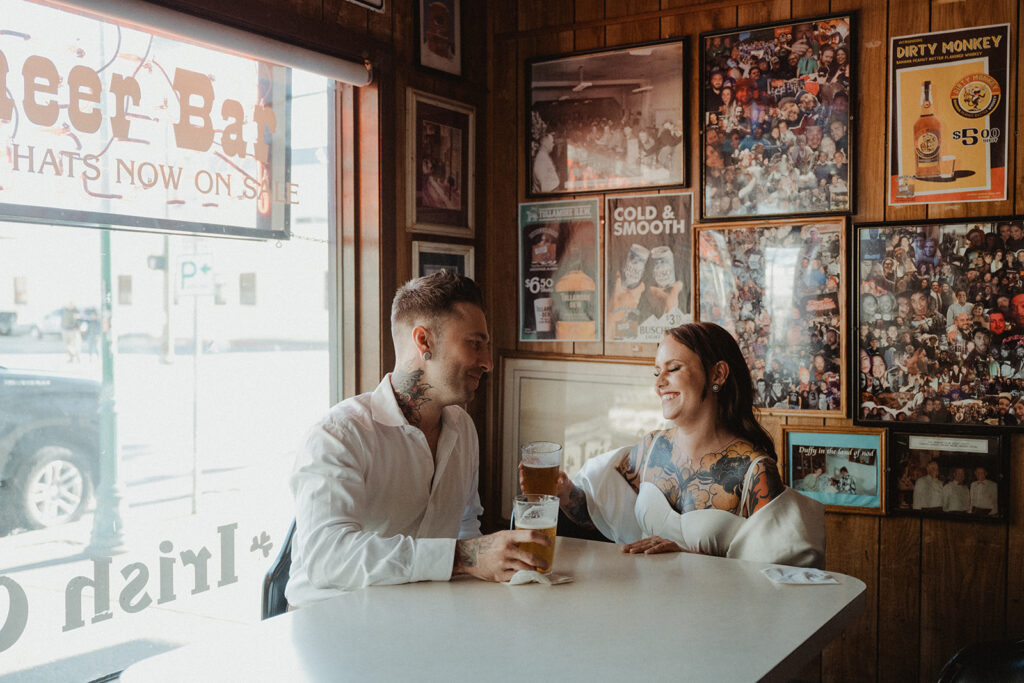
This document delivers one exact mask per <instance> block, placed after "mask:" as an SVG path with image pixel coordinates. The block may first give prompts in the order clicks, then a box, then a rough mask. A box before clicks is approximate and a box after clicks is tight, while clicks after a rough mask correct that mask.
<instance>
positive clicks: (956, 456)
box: [886, 426, 1012, 523]
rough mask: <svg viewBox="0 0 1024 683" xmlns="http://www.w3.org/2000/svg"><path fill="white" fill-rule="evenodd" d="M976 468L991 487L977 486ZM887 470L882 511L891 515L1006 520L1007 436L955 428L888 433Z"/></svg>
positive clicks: (1003, 521) (1008, 496) (902, 430)
mask: <svg viewBox="0 0 1024 683" xmlns="http://www.w3.org/2000/svg"><path fill="white" fill-rule="evenodd" d="M932 462H934V463H935V467H934V473H933V472H932V471H931V468H932V465H931V463H932ZM979 468H983V469H984V470H985V472H984V480H986V481H989V482H992V483H991V484H983V483H980V482H981V481H982V478H981V476H980V475H981V473H980V472H978V469H979ZM886 469H887V471H886V478H887V480H888V483H887V487H886V488H887V491H888V493H887V495H888V504H887V506H886V507H887V510H888V513H889V514H891V515H904V516H916V517H931V518H938V519H943V520H959V521H972V522H1000V523H1005V522H1006V521H1007V520H1008V517H1009V510H1011V509H1012V508H1011V506H1010V505H1011V502H1012V501H1011V500H1010V489H1011V488H1012V486H1011V485H1010V458H1009V437H1008V435H1006V434H1003V433H1001V432H998V431H996V430H993V429H987V430H980V431H979V430H976V429H975V430H971V429H964V428H956V427H950V428H947V429H942V430H940V431H934V430H922V429H920V428H919V427H907V428H905V427H902V426H901V427H899V428H896V429H890V430H889V458H888V467H887V468H886ZM957 470H961V472H962V475H960V474H958V473H957ZM929 477H931V478H932V479H934V483H933V482H932V480H931V479H929ZM958 478H959V482H958V481H957V480H958ZM976 482H979V486H975V483H976ZM993 485H994V488H993ZM986 488H987V490H985V489H986ZM993 499H994V501H995V502H994V506H993V507H982V506H984V505H986V503H987V504H990V505H991V504H992V501H993ZM979 503H980V505H979Z"/></svg>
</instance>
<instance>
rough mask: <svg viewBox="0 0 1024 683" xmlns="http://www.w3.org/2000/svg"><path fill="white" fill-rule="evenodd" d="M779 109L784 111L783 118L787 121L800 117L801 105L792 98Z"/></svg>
mask: <svg viewBox="0 0 1024 683" xmlns="http://www.w3.org/2000/svg"><path fill="white" fill-rule="evenodd" d="M779 111H780V112H781V113H782V118H784V119H786V120H787V121H796V120H797V119H798V118H800V107H799V105H797V103H796V102H794V101H792V100H790V101H788V102H784V103H783V105H782V106H781V107H780V108H779Z"/></svg>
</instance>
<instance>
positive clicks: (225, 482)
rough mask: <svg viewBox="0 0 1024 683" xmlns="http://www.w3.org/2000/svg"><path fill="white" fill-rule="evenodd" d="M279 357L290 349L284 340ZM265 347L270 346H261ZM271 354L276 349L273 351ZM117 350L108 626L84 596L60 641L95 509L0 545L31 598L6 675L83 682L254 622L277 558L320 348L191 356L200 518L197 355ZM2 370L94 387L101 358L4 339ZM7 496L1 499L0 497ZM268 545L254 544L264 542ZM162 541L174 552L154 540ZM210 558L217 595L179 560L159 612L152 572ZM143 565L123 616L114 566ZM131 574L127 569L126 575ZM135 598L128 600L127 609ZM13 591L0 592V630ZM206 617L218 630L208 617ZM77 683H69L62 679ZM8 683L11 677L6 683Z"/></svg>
mask: <svg viewBox="0 0 1024 683" xmlns="http://www.w3.org/2000/svg"><path fill="white" fill-rule="evenodd" d="M279 346H281V347H282V348H287V347H286V346H285V345H279ZM261 347H264V345H261ZM270 347H271V348H272V347H273V346H272V345H271V346H270ZM146 351H148V352H142V353H120V354H119V355H118V356H117V357H116V361H115V385H116V412H117V433H118V441H119V451H120V455H121V464H120V480H121V494H122V496H123V518H124V525H125V539H126V546H127V551H126V552H125V553H124V554H123V555H118V556H115V557H114V558H113V564H112V567H113V568H112V569H111V570H110V577H111V578H110V593H111V600H112V603H113V607H112V610H113V612H114V618H112V619H109V620H107V621H103V622H101V623H97V624H92V623H90V621H89V620H90V618H91V617H92V615H93V600H92V598H91V597H85V596H88V595H90V594H91V591H90V590H89V589H87V590H85V591H84V593H83V598H82V604H83V606H84V607H83V610H82V611H83V615H84V619H85V626H84V627H82V628H78V629H69V630H67V632H62V626H64V625H65V610H66V608H67V599H66V596H65V589H66V587H67V585H68V582H69V581H70V580H71V579H73V578H74V577H75V576H78V575H84V576H86V577H89V578H91V577H92V576H93V573H94V565H93V562H92V560H91V559H89V556H88V544H89V541H90V537H91V533H92V512H91V509H90V511H89V512H87V513H86V514H85V516H84V517H83V518H82V520H80V521H79V522H75V523H72V524H69V525H66V526H64V527H59V528H55V529H47V530H40V531H22V532H15V533H14V534H12V535H11V536H8V537H6V538H0V576H3V575H6V576H8V577H10V578H11V579H13V580H15V581H16V582H17V583H18V584H19V585H20V586H21V587H23V588H24V590H25V592H26V593H27V594H28V599H29V601H30V609H29V620H28V625H27V627H26V628H25V631H24V633H23V634H22V635H21V637H20V638H19V639H18V641H17V642H16V643H15V644H14V645H13V646H11V647H10V648H9V649H7V650H6V651H2V652H0V678H3V677H4V675H5V674H7V673H12V674H13V676H12V680H18V681H22V680H24V681H35V680H40V681H43V680H90V679H91V678H93V677H97V676H100V675H102V674H104V673H110V672H111V671H116V670H119V669H121V668H123V667H124V666H126V665H127V664H128V663H130V662H131V661H134V660H135V659H138V658H139V657H142V656H148V655H149V654H154V653H156V652H159V651H163V650H166V649H170V648H171V647H175V646H177V645H180V644H184V643H187V642H191V641H192V640H195V639H196V638H201V637H203V634H205V633H208V632H216V631H217V629H223V628H225V627H226V625H227V624H228V623H234V624H236V625H239V624H244V623H247V622H252V621H254V620H255V619H258V612H259V585H260V583H261V579H262V574H263V572H264V571H265V569H266V567H267V566H268V565H269V563H270V561H271V560H272V559H273V557H274V556H275V555H276V553H277V551H278V544H279V543H280V541H281V540H282V539H283V536H284V531H285V530H286V528H287V524H288V523H289V521H290V519H291V516H292V501H291V499H290V496H289V494H288V490H287V477H288V473H289V471H290V468H291V464H292V460H293V457H294V452H295V449H296V448H298V447H299V446H301V443H302V436H303V434H304V432H305V430H306V429H307V428H308V427H309V426H310V425H311V424H312V423H313V422H314V421H315V420H316V419H317V418H318V417H319V416H320V415H321V414H322V413H323V412H324V411H325V410H326V408H327V407H329V406H328V403H329V388H328V387H329V371H328V352H327V350H326V345H325V346H324V347H323V348H322V349H319V350H270V351H267V350H260V351H242V350H239V351H235V352H208V353H203V354H201V355H200V356H199V359H198V361H199V372H198V392H197V396H198V411H197V413H198V416H199V418H198V425H197V427H198V428H197V429H196V430H195V443H196V444H197V451H196V452H197V454H198V462H199V479H198V488H197V499H196V503H197V507H198V515H192V506H193V477H192V462H193V452H194V451H193V433H194V432H193V391H194V387H195V386H196V383H195V375H194V368H195V365H194V359H193V357H192V356H191V355H177V356H176V357H175V358H174V359H173V362H172V363H169V364H168V363H165V362H163V361H162V360H161V357H160V354H159V353H158V352H157V351H158V349H157V348H152V349H149V348H147V349H146ZM0 365H3V366H6V367H9V368H17V369H34V370H47V371H52V372H57V373H60V374H64V375H71V376H78V377H86V378H91V379H96V380H99V379H100V377H101V363H100V361H99V358H98V356H95V355H94V356H91V357H90V356H89V355H88V353H87V352H86V350H85V349H83V355H82V359H81V360H80V361H79V362H68V358H67V354H66V353H65V352H64V348H63V345H62V344H61V342H60V340H59V339H51V338H48V337H44V338H42V339H38V340H37V339H33V338H31V337H28V336H16V337H0ZM0 495H2V494H0ZM230 524H237V525H238V527H237V531H236V532H235V533H236V535H237V538H236V539H235V546H234V548H233V554H234V558H232V559H233V560H234V561H235V571H236V573H237V576H238V577H239V580H238V582H237V583H233V584H232V585H230V586H227V587H224V588H221V587H219V586H218V585H217V578H218V572H219V571H220V569H218V567H219V566H220V565H219V564H218V563H219V562H223V561H224V558H223V557H219V555H218V554H219V553H221V554H222V553H223V549H224V545H223V533H219V532H218V528H219V527H222V526H224V525H230ZM264 533H265V534H266V536H265V537H264V536H262V535H263V534H264ZM166 542H170V544H171V546H173V550H172V551H169V550H167V549H166V548H167V546H166V545H164V547H162V548H161V547H160V546H161V544H162V543H166ZM201 547H205V548H207V549H209V550H210V551H211V554H212V556H213V557H212V559H211V560H210V568H209V576H210V584H211V585H212V586H213V589H212V590H210V591H207V592H201V593H199V594H197V595H195V596H193V595H191V594H190V587H191V586H192V582H193V568H191V567H184V566H183V561H182V560H180V559H179V560H177V562H176V565H175V566H176V568H177V572H176V574H175V575H174V578H173V582H174V583H173V585H174V587H175V590H176V593H177V595H176V599H175V600H174V601H173V602H168V603H167V604H166V605H158V604H157V601H156V597H157V595H158V592H159V591H160V588H159V586H160V585H161V584H160V579H159V577H158V574H159V572H160V571H162V570H163V569H164V567H165V564H162V563H161V558H163V560H164V562H165V563H166V561H167V558H168V557H174V558H177V557H178V555H179V552H181V551H186V550H193V551H199V550H200V548H201ZM140 562H141V563H142V564H144V565H145V566H146V567H147V568H148V571H149V581H148V584H147V587H148V594H149V595H151V596H152V598H153V604H152V605H151V606H150V607H148V608H146V609H145V610H142V611H138V613H126V612H125V610H124V609H123V608H124V603H123V602H122V604H121V608H122V609H121V610H120V611H119V609H118V604H119V601H118V593H119V592H120V591H121V590H122V588H123V587H124V586H125V584H126V583H127V579H128V576H130V575H131V574H128V575H124V576H123V575H122V572H121V570H122V569H125V568H126V567H127V566H128V565H130V564H132V563H140ZM125 571H128V570H127V569H125ZM129 602H132V601H129ZM9 609H10V607H9V596H8V595H7V594H6V591H0V627H2V626H3V621H2V619H3V617H4V615H6V614H7V612H8V610H9ZM211 620H212V621H211ZM68 674H71V675H72V677H71V678H65V677H64V676H66V675H68ZM3 680H5V681H6V680H8V679H7V678H3Z"/></svg>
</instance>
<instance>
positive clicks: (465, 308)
mask: <svg viewBox="0 0 1024 683" xmlns="http://www.w3.org/2000/svg"><path fill="white" fill-rule="evenodd" d="M436 338H437V342H436V343H434V344H433V348H432V349H431V355H432V359H431V360H430V361H428V362H427V371H428V374H427V376H426V378H425V380H426V381H427V383H428V384H433V385H434V386H435V387H437V389H438V390H439V394H440V395H439V397H438V400H439V401H441V402H442V403H443V404H444V405H455V404H462V403H466V402H467V401H469V400H470V399H471V398H473V394H474V393H475V392H476V389H477V387H478V386H479V385H480V379H481V378H482V377H483V375H484V373H486V372H490V370H491V343H490V336H489V335H488V333H487V318H486V317H485V316H484V312H483V311H481V310H480V309H479V308H478V307H476V306H474V305H473V304H470V303H465V302H460V303H457V304H455V307H454V309H453V311H452V313H451V314H449V315H448V316H447V317H446V318H444V319H443V321H442V323H441V331H440V334H439V335H437V336H436Z"/></svg>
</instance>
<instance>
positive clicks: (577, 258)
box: [519, 199, 601, 341]
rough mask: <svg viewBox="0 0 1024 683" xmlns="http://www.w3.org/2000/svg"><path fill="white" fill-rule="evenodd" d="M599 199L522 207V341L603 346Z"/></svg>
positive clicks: (520, 227)
mask: <svg viewBox="0 0 1024 683" xmlns="http://www.w3.org/2000/svg"><path fill="white" fill-rule="evenodd" d="M599 219H600V215H599V205H598V201H597V200H596V199H581V200H572V201H562V202H537V203H529V204H520V205H519V282H520V284H521V289H520V291H519V339H520V341H598V340H599V339H600V336H599V327H600V325H599V318H600V310H601V309H600V304H599V301H598V292H597V283H598V282H600V274H599V273H598V263H599V258H598V252H597V248H598V234H597V230H598V227H597V226H598V221H599Z"/></svg>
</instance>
